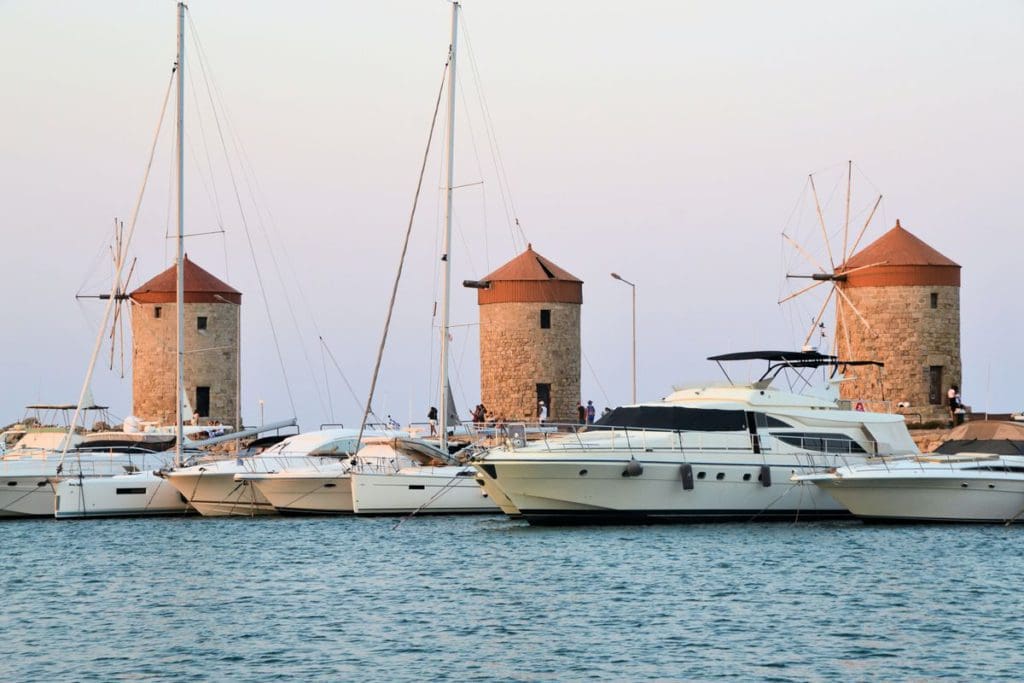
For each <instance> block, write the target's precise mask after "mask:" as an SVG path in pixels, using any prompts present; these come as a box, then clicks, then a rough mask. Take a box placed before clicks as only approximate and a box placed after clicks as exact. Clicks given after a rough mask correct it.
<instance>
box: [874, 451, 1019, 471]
mask: <svg viewBox="0 0 1024 683" xmlns="http://www.w3.org/2000/svg"><path fill="white" fill-rule="evenodd" d="M965 464H972V465H981V466H983V467H984V469H989V470H993V471H1003V470H1005V469H1007V465H1006V464H1005V463H1004V462H1003V458H1002V456H1000V455H997V454H994V453H921V454H907V455H895V456H883V457H880V458H879V459H878V461H877V463H876V465H880V466H881V467H882V468H883V469H885V471H886V472H892V471H897V470H907V469H911V470H914V471H920V472H927V471H934V470H935V469H937V468H938V467H943V469H947V468H948V469H949V471H950V472H953V471H956V470H962V469H964V467H963V465H965Z"/></svg>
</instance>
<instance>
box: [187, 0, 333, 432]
mask: <svg viewBox="0 0 1024 683" xmlns="http://www.w3.org/2000/svg"><path fill="white" fill-rule="evenodd" d="M188 20H189V28H190V29H191V32H192V36H193V39H194V40H195V44H196V54H197V55H198V57H199V60H198V61H199V68H200V71H201V73H202V74H203V80H204V83H205V84H206V88H207V96H208V97H209V98H210V104H211V107H212V111H213V120H214V123H215V124H216V128H217V136H218V138H219V139H220V143H221V149H222V150H223V152H224V156H225V159H226V160H227V168H228V177H229V178H230V179H231V188H232V191H233V193H234V196H235V203H236V205H237V206H238V213H239V219H240V220H241V222H242V228H243V232H244V233H245V241H246V244H247V246H248V248H249V256H250V258H251V260H252V263H253V269H254V271H255V276H256V282H257V284H258V285H259V289H260V296H261V297H262V299H263V308H264V312H265V313H266V315H267V323H268V325H269V327H270V334H271V338H272V339H273V342H274V350H275V352H276V354H277V360H278V364H279V366H280V369H281V375H282V379H283V381H284V385H285V393H286V394H287V396H288V404H289V406H290V408H291V411H292V415H297V414H298V412H297V410H296V408H295V397H294V395H293V393H292V387H291V383H290V382H289V381H288V373H287V370H286V368H285V362H284V354H283V353H282V351H281V343H280V338H279V335H278V331H277V326H276V325H275V324H274V316H273V315H272V314H271V311H270V301H269V299H268V297H267V289H266V285H265V283H264V281H263V274H262V272H261V270H260V268H259V262H258V260H257V258H256V247H255V244H254V243H253V239H252V231H251V230H250V228H249V221H248V220H247V219H246V214H245V207H244V206H243V203H242V196H241V192H240V191H239V188H238V179H237V178H236V177H235V170H234V165H233V164H231V162H230V158H229V156H228V144H227V141H226V140H225V137H224V128H223V126H222V125H221V117H220V116H218V115H217V112H218V107H217V106H216V101H219V102H220V103H221V106H220V107H219V111H220V112H222V113H223V115H224V119H225V121H224V123H225V125H228V126H230V124H231V122H230V119H229V118H228V115H227V108H226V107H224V105H223V98H222V97H220V90H219V88H217V86H216V81H215V79H213V77H212V75H211V74H208V73H207V66H206V63H207V59H206V51H205V50H204V48H203V44H202V41H201V40H200V38H199V32H198V31H197V30H196V27H195V23H194V22H193V21H192V15H191V14H189V17H188ZM211 81H212V85H211ZM215 93H216V98H215V97H214V94H215ZM231 133H232V135H231V136H230V137H231V140H232V142H234V145H235V150H236V151H238V152H239V154H238V164H239V170H240V171H241V173H242V178H243V180H244V181H245V183H246V187H247V189H248V191H249V198H250V200H251V201H252V202H253V205H254V206H257V202H256V201H255V193H254V192H253V188H252V183H251V182H250V181H249V177H248V175H247V174H246V173H245V165H244V164H243V155H242V153H241V151H240V149H241V144H240V143H239V141H238V138H237V135H234V128H233V127H232V128H231ZM255 213H256V222H257V225H258V226H259V227H260V229H261V230H263V233H264V239H267V236H266V230H265V229H264V228H263V224H262V221H261V220H260V214H259V210H258V209H257V210H256V212H255ZM267 242H268V244H269V239H268V240H267ZM269 251H270V257H271V262H272V263H273V264H274V270H275V272H276V273H277V276H278V279H279V280H281V275H280V269H279V267H278V264H277V259H276V258H275V257H274V250H273V249H272V248H271V249H270V250H269ZM283 294H284V296H285V299H286V301H287V303H288V306H287V308H288V310H289V313H290V314H291V315H292V317H293V322H295V321H294V307H293V306H292V305H291V301H290V300H289V298H288V294H287V290H284V291H283ZM303 354H304V355H306V365H307V367H309V368H310V370H311V371H312V365H311V364H310V362H309V356H308V354H306V350H305V346H303ZM314 386H315V387H316V390H317V395H318V397H320V401H321V405H323V398H322V396H320V385H319V383H317V382H315V381H314Z"/></svg>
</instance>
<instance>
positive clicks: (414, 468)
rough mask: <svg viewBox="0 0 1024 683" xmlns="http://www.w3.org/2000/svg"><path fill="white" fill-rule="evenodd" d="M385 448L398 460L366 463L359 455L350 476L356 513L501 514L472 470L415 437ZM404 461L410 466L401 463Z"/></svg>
mask: <svg viewBox="0 0 1024 683" xmlns="http://www.w3.org/2000/svg"><path fill="white" fill-rule="evenodd" d="M387 445H388V446H389V447H390V448H391V449H392V450H394V451H395V452H396V453H400V454H401V456H402V457H398V458H388V459H380V458H366V459H365V460H364V459H363V458H362V457H361V455H360V457H358V458H357V459H356V464H355V465H354V466H353V467H352V469H351V471H350V473H349V477H350V480H351V482H350V485H351V488H352V511H353V512H354V513H355V514H357V515H405V514H412V513H415V514H487V513H492V514H493V513H497V512H500V510H499V509H498V506H497V505H496V504H495V503H494V501H492V500H491V499H490V497H489V495H488V494H487V492H486V491H485V490H484V489H483V486H482V485H481V484H480V483H479V482H478V481H477V477H476V470H474V469H473V467H472V466H470V465H462V464H458V463H456V462H455V461H454V460H453V459H452V458H451V457H450V456H448V455H447V454H446V453H444V452H443V451H441V450H439V449H438V448H436V447H435V446H433V445H432V444H430V443H427V442H425V441H422V440H419V439H393V440H392V441H391V442H390V443H389V444H387ZM405 461H408V464H403V463H404V462H405ZM396 465H397V466H396Z"/></svg>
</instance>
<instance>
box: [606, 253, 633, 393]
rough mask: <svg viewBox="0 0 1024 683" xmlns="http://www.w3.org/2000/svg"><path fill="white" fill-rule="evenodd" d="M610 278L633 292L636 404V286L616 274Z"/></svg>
mask: <svg viewBox="0 0 1024 683" xmlns="http://www.w3.org/2000/svg"><path fill="white" fill-rule="evenodd" d="M612 277H613V278H615V279H616V280H618V281H619V282H624V283H626V284H627V285H629V287H630V289H632V290H633V403H634V404H636V285H635V284H634V283H632V282H630V281H629V280H627V279H626V278H624V277H622V276H621V275H619V274H618V273H612Z"/></svg>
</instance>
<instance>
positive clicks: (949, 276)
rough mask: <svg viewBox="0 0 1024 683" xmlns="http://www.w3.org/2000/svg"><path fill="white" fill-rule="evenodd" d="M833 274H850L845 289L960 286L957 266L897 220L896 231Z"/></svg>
mask: <svg viewBox="0 0 1024 683" xmlns="http://www.w3.org/2000/svg"><path fill="white" fill-rule="evenodd" d="M850 271H853V272H850ZM836 272H837V273H843V272H849V275H848V276H847V279H846V286H848V287H878V286H882V287H884V286H890V285H897V286H899V285H952V286H959V285H960V265H959V264H957V263H956V262H955V261H953V260H951V259H949V258H947V257H945V256H943V255H942V254H940V253H939V252H938V251H936V250H935V249H933V248H932V247H930V246H928V245H927V244H926V243H925V242H924V241H922V240H921V239H920V238H919V237H917V236H916V235H914V234H912V233H911V232H910V231H908V230H906V229H904V228H903V226H902V225H900V222H899V221H898V220H897V221H896V227H894V228H893V229H892V230H890V231H889V232H887V233H885V234H884V235H882V236H881V237H879V238H878V239H877V240H875V241H874V242H872V243H871V244H869V245H868V246H866V247H864V248H863V249H861V250H860V251H859V252H857V253H856V254H854V255H853V256H851V257H850V258H849V259H847V261H846V263H843V264H841V265H839V266H838V267H837V268H836Z"/></svg>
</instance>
